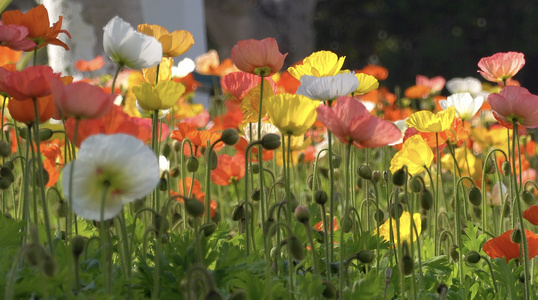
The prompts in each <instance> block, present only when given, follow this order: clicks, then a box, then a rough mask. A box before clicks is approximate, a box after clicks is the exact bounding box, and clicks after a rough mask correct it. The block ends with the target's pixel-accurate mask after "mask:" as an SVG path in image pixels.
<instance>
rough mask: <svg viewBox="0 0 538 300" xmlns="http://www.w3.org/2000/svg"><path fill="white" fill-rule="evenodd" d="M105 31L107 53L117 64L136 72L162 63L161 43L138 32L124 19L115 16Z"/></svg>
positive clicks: (104, 38) (104, 41) (104, 42)
mask: <svg viewBox="0 0 538 300" xmlns="http://www.w3.org/2000/svg"><path fill="white" fill-rule="evenodd" d="M103 29H104V31H105V32H104V34H103V45H104V48H105V53H106V54H107V55H108V56H109V57H110V59H111V60H112V61H114V62H115V63H117V64H120V65H123V66H125V67H128V68H131V69H135V70H140V69H146V68H151V67H154V66H156V65H158V64H160V63H161V58H162V52H163V49H162V45H161V43H160V42H159V41H158V40H157V39H156V38H154V37H152V36H149V35H145V34H142V33H140V32H137V31H136V30H135V29H134V28H133V27H132V26H131V25H130V24H129V23H127V22H125V21H124V20H123V19H122V18H120V17H118V16H115V17H114V18H113V19H112V20H110V21H109V22H108V24H106V26H105V27H104V28H103Z"/></svg>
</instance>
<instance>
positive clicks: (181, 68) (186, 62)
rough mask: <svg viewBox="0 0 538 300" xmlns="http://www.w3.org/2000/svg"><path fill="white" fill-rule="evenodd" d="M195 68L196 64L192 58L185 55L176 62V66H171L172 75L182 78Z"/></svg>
mask: <svg viewBox="0 0 538 300" xmlns="http://www.w3.org/2000/svg"><path fill="white" fill-rule="evenodd" d="M195 68H196V64H195V63H194V60H192V59H190V58H188V57H185V58H184V59H182V60H181V61H180V62H178V63H177V67H176V66H172V77H179V78H183V77H185V76H187V75H189V74H190V73H192V71H194V69H195Z"/></svg>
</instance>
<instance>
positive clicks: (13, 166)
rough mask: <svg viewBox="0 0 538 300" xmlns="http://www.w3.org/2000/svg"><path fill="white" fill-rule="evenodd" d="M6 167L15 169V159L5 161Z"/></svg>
mask: <svg viewBox="0 0 538 300" xmlns="http://www.w3.org/2000/svg"><path fill="white" fill-rule="evenodd" d="M3 167H4V168H8V169H10V170H11V171H13V169H15V165H14V164H13V161H11V160H8V161H6V162H5V163H4V165H3Z"/></svg>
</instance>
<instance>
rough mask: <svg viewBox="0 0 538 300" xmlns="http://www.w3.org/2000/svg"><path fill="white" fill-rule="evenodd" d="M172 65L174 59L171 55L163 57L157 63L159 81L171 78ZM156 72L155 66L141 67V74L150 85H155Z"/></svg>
mask: <svg viewBox="0 0 538 300" xmlns="http://www.w3.org/2000/svg"><path fill="white" fill-rule="evenodd" d="M173 66H174V59H173V58H171V57H163V58H162V59H161V63H160V64H159V78H158V79H159V81H170V80H172V67H173ZM156 74H157V66H155V67H153V68H148V69H142V75H143V77H144V80H145V81H146V82H148V83H149V84H151V85H155V83H156V80H155V75H156Z"/></svg>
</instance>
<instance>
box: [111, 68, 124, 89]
mask: <svg viewBox="0 0 538 300" xmlns="http://www.w3.org/2000/svg"><path fill="white" fill-rule="evenodd" d="M121 68H123V64H118V68H117V69H116V72H115V73H114V79H112V88H111V90H110V94H111V95H112V94H114V89H115V88H116V80H117V79H118V74H119V73H120V70H121Z"/></svg>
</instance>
